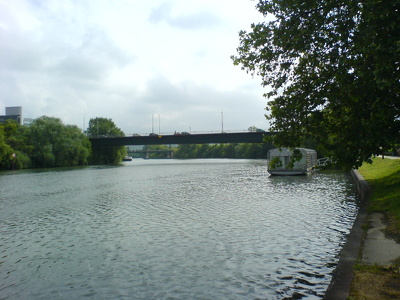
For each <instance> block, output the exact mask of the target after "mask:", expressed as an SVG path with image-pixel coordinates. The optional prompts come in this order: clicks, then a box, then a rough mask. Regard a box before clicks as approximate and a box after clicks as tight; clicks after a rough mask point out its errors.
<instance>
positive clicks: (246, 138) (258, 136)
mask: <svg viewBox="0 0 400 300" xmlns="http://www.w3.org/2000/svg"><path fill="white" fill-rule="evenodd" d="M270 135H272V133H270V132H235V133H207V134H174V135H152V136H126V137H91V138H89V140H90V142H91V143H92V145H93V146H128V145H171V144H178V145H181V144H225V143H265V141H264V136H270Z"/></svg>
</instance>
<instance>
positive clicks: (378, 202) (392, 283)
mask: <svg viewBox="0 0 400 300" xmlns="http://www.w3.org/2000/svg"><path fill="white" fill-rule="evenodd" d="M358 171H359V172H360V173H361V175H362V176H363V177H364V178H365V179H366V180H367V181H368V183H369V185H370V186H371V189H372V195H371V203H370V205H369V209H370V210H371V211H379V212H383V213H385V214H386V215H387V216H388V221H389V223H388V225H387V228H386V233H388V234H390V235H391V236H392V237H393V238H394V239H395V240H397V241H400V159H388V158H385V159H382V158H378V157H377V158H374V159H373V163H372V164H367V163H364V164H363V165H362V167H361V168H359V170H358ZM353 299H354V300H360V299H363V300H377V299H400V261H399V259H397V260H396V261H395V262H394V264H393V265H390V266H378V265H374V266H370V265H362V264H358V265H356V268H355V270H354V276H353V282H352V285H351V289H350V294H349V297H348V300H353Z"/></svg>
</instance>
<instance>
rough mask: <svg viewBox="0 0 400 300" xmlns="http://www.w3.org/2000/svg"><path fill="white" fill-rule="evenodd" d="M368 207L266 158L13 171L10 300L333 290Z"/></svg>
mask: <svg viewBox="0 0 400 300" xmlns="http://www.w3.org/2000/svg"><path fill="white" fill-rule="evenodd" d="M357 210H358V206H357V203H356V196H355V192H354V190H353V186H352V182H351V179H350V178H349V177H348V176H347V175H346V174H341V173H329V174H324V173H314V174H312V175H308V176H300V177H270V176H269V175H268V173H267V170H266V162H265V161H263V160H232V159H229V160H228V159H227V160H222V159H214V160H213V159H208V160H142V159H135V160H133V161H132V162H125V163H123V164H121V165H120V166H115V167H86V168H75V169H71V170H41V171H15V172H7V173H1V174H0V222H1V223H0V225H1V227H0V228H1V231H0V298H1V299H321V298H322V297H323V295H324V292H325V290H326V289H327V287H328V285H329V282H330V280H331V274H332V271H333V270H334V269H335V266H336V264H337V261H338V255H339V252H340V250H341V248H342V247H343V245H344V243H345V241H346V235H347V234H348V233H349V231H350V228H351V226H352V224H353V222H354V219H355V216H356V214H357Z"/></svg>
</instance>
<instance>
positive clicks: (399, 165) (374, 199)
mask: <svg viewBox="0 0 400 300" xmlns="http://www.w3.org/2000/svg"><path fill="white" fill-rule="evenodd" d="M359 172H360V173H361V175H362V176H363V177H364V178H365V179H366V180H367V181H368V183H369V185H370V186H371V189H372V195H371V203H370V206H369V210H370V211H372V212H374V211H375V212H383V213H385V214H386V215H387V217H388V221H389V222H388V229H387V233H388V234H390V235H391V236H393V237H394V238H395V239H396V240H397V241H398V242H400V159H387V158H386V159H382V158H379V157H377V158H375V159H374V160H373V163H372V164H363V165H362V167H361V168H360V169H359Z"/></svg>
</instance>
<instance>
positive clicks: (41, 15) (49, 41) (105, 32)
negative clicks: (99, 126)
mask: <svg viewBox="0 0 400 300" xmlns="http://www.w3.org/2000/svg"><path fill="white" fill-rule="evenodd" d="M256 3H257V2H256V1H252V0H234V1H232V0H151V1H142V0H63V1H59V0H13V1H9V0H0V115H4V114H5V107H10V106H22V113H23V118H33V119H35V118H38V117H40V116H43V115H46V116H50V117H56V118H60V119H61V120H62V122H63V123H64V124H70V125H77V126H79V127H80V128H82V129H86V128H87V126H88V123H89V120H90V119H91V118H96V117H103V118H108V119H112V120H113V122H114V123H115V124H116V126H117V127H119V128H120V129H122V130H123V131H124V133H125V134H126V135H130V134H134V133H140V134H148V133H150V132H152V131H153V132H156V133H158V132H160V133H164V134H168V133H173V132H175V131H177V132H182V131H187V132H191V133H196V132H209V131H221V130H222V128H223V130H224V131H228V132H229V131H236V130H247V129H248V128H249V127H250V126H256V127H258V128H262V129H265V130H266V129H268V123H267V121H266V119H265V117H264V114H265V113H266V111H265V107H266V104H267V100H266V99H265V98H264V97H263V94H264V93H265V92H266V90H265V88H263V87H262V86H261V78H257V77H254V78H253V77H252V76H251V75H249V74H247V73H246V72H245V71H243V70H241V68H240V67H239V66H234V65H233V62H232V60H231V58H230V56H231V55H236V48H237V47H238V46H239V31H240V30H250V25H251V24H252V23H258V22H262V21H265V19H264V17H263V16H262V15H261V14H260V13H259V12H258V11H257V10H256V8H255V5H256ZM2 110H3V111H2Z"/></svg>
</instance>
